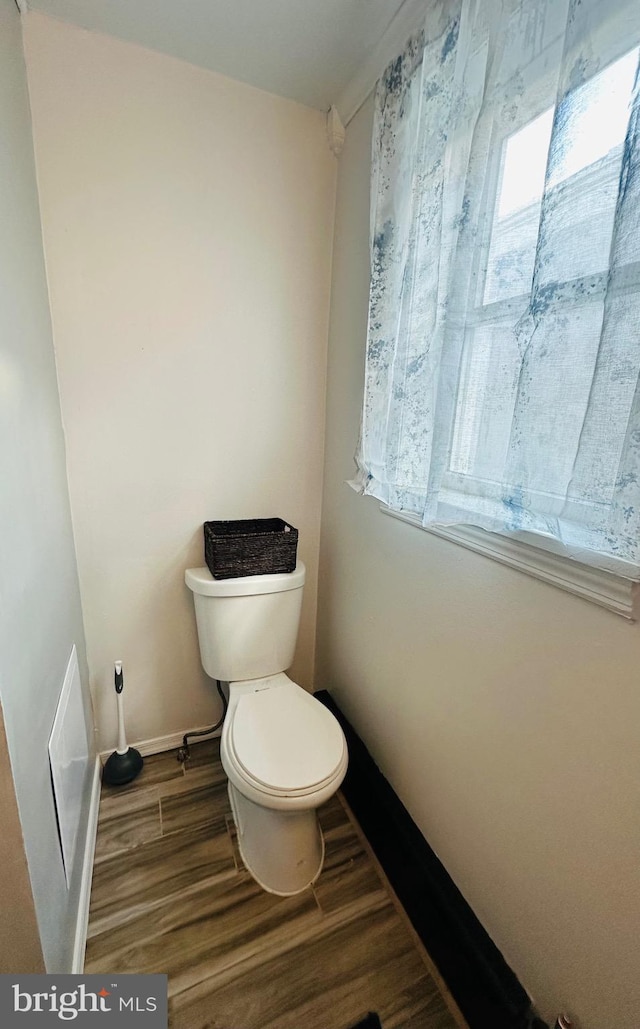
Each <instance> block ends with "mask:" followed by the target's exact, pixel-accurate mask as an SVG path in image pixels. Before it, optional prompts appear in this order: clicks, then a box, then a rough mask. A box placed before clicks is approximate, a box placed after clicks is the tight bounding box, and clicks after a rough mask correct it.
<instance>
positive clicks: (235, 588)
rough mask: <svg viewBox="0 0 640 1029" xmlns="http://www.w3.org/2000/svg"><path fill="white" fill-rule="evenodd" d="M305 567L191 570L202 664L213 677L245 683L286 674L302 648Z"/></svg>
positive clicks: (187, 579) (187, 575) (188, 575)
mask: <svg viewBox="0 0 640 1029" xmlns="http://www.w3.org/2000/svg"><path fill="white" fill-rule="evenodd" d="M304 580H305V568H304V565H303V564H302V562H301V561H298V563H297V565H296V567H295V569H294V571H293V572H285V573H282V574H277V575H245V576H242V577H240V578H238V579H214V578H213V576H212V575H211V572H210V571H209V569H208V568H189V569H187V571H186V572H185V582H186V584H187V586H188V587H189V589H190V590H191V591H192V592H193V599H194V603H195V609H196V624H197V627H198V641H199V643H200V658H201V660H202V667H203V668H204V670H205V672H206V673H207V675H210V676H211V678H212V679H221V680H222V681H223V682H239V681H242V680H243V679H259V678H262V677H263V676H267V675H275V674H276V673H277V672H284V671H286V669H287V668H289V666H290V665H291V663H292V661H293V655H294V652H295V648H296V639H297V636H298V625H299V622H300V608H301V606H302V591H303V588H304Z"/></svg>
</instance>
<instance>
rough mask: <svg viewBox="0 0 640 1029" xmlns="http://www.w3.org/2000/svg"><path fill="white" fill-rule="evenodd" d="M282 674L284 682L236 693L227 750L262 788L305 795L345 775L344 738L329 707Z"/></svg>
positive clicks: (274, 793)
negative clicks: (238, 696)
mask: <svg viewBox="0 0 640 1029" xmlns="http://www.w3.org/2000/svg"><path fill="white" fill-rule="evenodd" d="M278 678H280V676H279V677H278ZM281 678H282V679H284V682H281V683H279V684H278V685H270V686H268V687H266V688H263V689H257V690H256V691H255V692H250V693H246V694H244V695H243V696H241V697H240V698H239V699H238V703H237V705H236V707H235V710H234V712H233V717H232V719H231V726H230V731H229V732H228V736H227V743H228V753H229V757H230V758H231V759H232V761H233V763H234V765H235V766H236V771H237V774H238V775H240V776H241V777H242V779H243V780H244V781H245V782H247V783H248V784H250V785H252V786H253V787H254V789H255V790H257V791H258V792H260V793H263V794H267V795H270V796H274V797H277V796H282V797H304V796H306V795H309V794H314V793H316V792H318V791H321V790H323V789H324V788H325V787H326V786H327V785H328V784H329V783H331V782H332V781H333V780H334V779H335V778H336V777H339V778H340V780H342V777H343V775H344V770H345V768H346V741H345V739H344V735H343V732H342V729H341V728H340V725H339V724H338V722H337V721H336V719H335V718H334V716H333V715H332V714H331V712H330V711H328V710H327V708H325V707H324V706H323V705H322V704H321V703H320V702H319V701H317V700H315V699H314V698H313V697H312V696H311V695H310V694H309V693H307V692H306V691H305V690H303V689H302V687H301V686H298V685H296V684H295V683H293V682H291V680H290V679H288V678H287V677H286V676H284V675H283V676H282V677H281Z"/></svg>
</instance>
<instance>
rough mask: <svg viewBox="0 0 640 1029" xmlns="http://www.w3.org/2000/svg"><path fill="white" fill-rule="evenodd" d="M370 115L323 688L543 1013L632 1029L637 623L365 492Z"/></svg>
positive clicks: (336, 309) (639, 829)
mask: <svg viewBox="0 0 640 1029" xmlns="http://www.w3.org/2000/svg"><path fill="white" fill-rule="evenodd" d="M371 114H372V107H371V104H370V103H368V104H367V105H366V107H365V108H364V109H363V110H362V111H361V112H360V113H359V114H358V115H357V116H356V118H355V119H354V121H353V122H352V123H351V124H350V126H349V129H348V132H347V141H346V146H345V150H344V152H343V154H342V157H341V159H340V169H339V178H338V197H337V209H336V236H335V244H334V262H333V293H332V315H331V330H330V343H329V377H328V404H327V435H326V465H325V492H324V502H323V533H322V546H321V562H320V578H319V581H320V590H319V610H318V616H319V627H318V647H317V673H316V685H317V687H318V688H320V687H326V688H328V689H330V690H331V691H332V693H333V695H334V696H335V698H336V700H337V701H338V703H339V704H340V706H341V707H342V708H343V710H344V711H345V713H346V714H347V716H348V717H349V718H350V719H351V720H352V722H353V724H354V726H355V727H356V729H357V730H358V732H359V733H360V734H361V736H362V738H363V739H364V741H365V742H366V744H367V745H368V747H369V749H370V751H371V753H372V755H373V756H374V758H375V759H376V761H377V763H378V764H379V766H380V768H381V770H382V771H383V773H384V774H385V775H386V776H387V778H388V779H389V780H390V781H391V783H392V785H393V786H394V788H395V790H396V792H397V793H398V794H399V796H400V797H401V799H402V800H403V802H404V803H405V805H406V806H407V807H408V809H409V811H410V812H411V814H412V816H413V818H414V819H415V821H416V822H417V823H418V825H419V826H420V828H421V829H422V831H423V833H424V835H425V837H426V838H427V840H428V841H429V843H430V844H431V845H432V847H433V848H434V849H435V851H436V852H437V854H438V855H439V857H440V858H441V860H442V861H443V862H444V864H445V866H446V868H447V869H448V871H449V873H450V874H451V875H452V876H453V878H454V880H455V881H456V883H457V884H458V886H459V887H460V889H461V890H462V892H463V894H464V895H465V896H466V898H467V900H468V901H469V903H470V904H471V905H472V907H473V908H474V910H475V912H476V914H477V915H478V917H479V918H480V920H481V921H482V922H483V924H484V926H485V927H486V929H487V930H488V932H489V933H490V935H491V936H492V937H493V939H494V941H495V942H496V944H497V945H498V946H499V947H500V949H501V950H502V952H503V954H504V955H505V957H506V958H507V960H508V961H509V963H510V964H511V965H512V967H513V968H514V970H515V971H516V973H517V974H518V976H519V977H520V979H521V981H522V982H523V984H524V985H525V987H526V988H527V989H528V990H529V991H530V993H531V994H532V996H533V998H534V1000H535V1002H536V1003H537V1004H538V1006H539V1008H540V1009H541V1011H542V1013H543V1015H544V1016H545V1017H546V1018H547V1019H548V1020H549V1021H550V1022H553V1020H554V1018H555V1015H556V1014H557V1013H558V1011H561V1010H566V1009H568V1010H569V1011H572V1012H573V1014H574V1015H575V1016H576V1018H577V1019H579V1025H580V1026H581V1029H622V1027H625V1029H636V1027H637V1026H638V1012H639V1011H640V976H639V975H638V940H639V939H640V888H639V886H638V855H639V854H640V818H639V812H640V803H639V801H640V745H639V743H638V726H639V725H640V673H639V670H640V625H630V624H628V623H627V622H625V621H624V620H623V619H621V618H619V617H617V616H615V615H613V614H610V613H608V612H605V611H603V610H601V609H599V608H597V607H595V606H593V605H590V604H588V603H587V602H585V601H583V600H580V599H577V598H575V597H572V596H570V595H569V594H566V593H563V592H561V591H560V590H557V589H555V588H553V587H551V586H548V585H546V584H544V583H541V582H538V581H535V580H533V579H530V578H528V577H526V576H524V575H522V574H521V573H519V572H516V571H514V570H510V569H507V568H505V567H503V566H501V565H499V564H497V563H496V562H492V561H491V560H489V559H487V558H484V557H482V556H480V555H476V554H473V553H471V552H470V551H467V550H465V549H463V548H461V547H457V546H456V545H454V544H452V543H449V542H447V541H444V540H442V539H438V538H437V537H435V536H432V535H429V534H428V533H426V532H424V531H422V530H419V529H415V528H413V527H412V526H409V525H406V524H403V523H401V522H398V521H396V520H394V519H392V518H388V517H385V516H384V515H383V514H381V513H380V511H379V510H378V505H377V503H376V502H375V501H374V500H372V499H370V498H366V499H363V498H361V497H358V496H357V495H356V494H355V493H353V492H352V491H351V490H350V489H349V488H348V487H347V486H346V485H345V482H344V480H345V479H347V478H350V477H351V475H352V474H353V470H354V465H353V460H352V455H353V453H354V450H355V445H356V439H357V433H358V426H359V416H360V407H361V397H362V386H363V371H364V337H365V331H366V310H367V289H368V243H367V234H368V185H367V183H368V174H369V147H370V131H371Z"/></svg>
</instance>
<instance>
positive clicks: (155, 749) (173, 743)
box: [100, 725, 222, 764]
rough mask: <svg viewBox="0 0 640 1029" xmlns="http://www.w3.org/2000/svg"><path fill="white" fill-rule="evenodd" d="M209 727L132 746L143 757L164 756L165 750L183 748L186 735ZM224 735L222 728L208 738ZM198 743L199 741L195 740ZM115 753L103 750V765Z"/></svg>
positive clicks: (141, 741) (201, 727)
mask: <svg viewBox="0 0 640 1029" xmlns="http://www.w3.org/2000/svg"><path fill="white" fill-rule="evenodd" d="M207 728H208V726H206V725H200V726H198V728H197V729H184V730H183V731H181V732H172V733H170V734H169V735H168V736H156V737H155V738H154V739H151V740H138V741H137V742H136V743H132V744H131V746H132V747H135V749H136V750H139V751H140V753H141V754H142V756H143V757H146V756H147V755H148V754H162V753H163V752H164V751H165V750H175V749H176V748H177V747H181V746H182V740H183V737H184V735H185V733H192V732H202V731H203V730H204V729H207ZM221 734H222V728H220V729H216V731H215V732H212V733H210V735H209V736H208V738H209V739H211V737H212V736H220V735H221ZM192 742H193V743H196V742H197V740H193V741H192ZM112 753H113V751H112V750H103V751H102V752H101V754H100V758H101V760H102V763H103V764H104V762H105V761H106V760H107V758H108V757H109V756H110V755H111V754H112Z"/></svg>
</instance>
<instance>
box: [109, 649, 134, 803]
mask: <svg viewBox="0 0 640 1029" xmlns="http://www.w3.org/2000/svg"><path fill="white" fill-rule="evenodd" d="M115 687H116V698H117V702H118V747H117V750H114V752H113V754H112V755H111V757H110V758H108V760H107V762H106V764H105V766H104V769H103V771H102V780H103V782H106V783H108V784H109V785H110V786H124V784H125V783H127V782H131V780H132V779H135V777H136V775H137V774H138V773H139V772H140V770H141V768H142V765H143V761H142V755H141V754H140V751H138V750H136V749H135V747H128V746H127V740H126V737H125V734H124V700H123V697H122V691H123V689H124V676H123V674H122V661H116V666H115Z"/></svg>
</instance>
